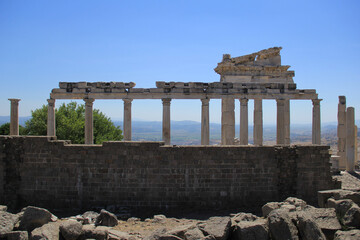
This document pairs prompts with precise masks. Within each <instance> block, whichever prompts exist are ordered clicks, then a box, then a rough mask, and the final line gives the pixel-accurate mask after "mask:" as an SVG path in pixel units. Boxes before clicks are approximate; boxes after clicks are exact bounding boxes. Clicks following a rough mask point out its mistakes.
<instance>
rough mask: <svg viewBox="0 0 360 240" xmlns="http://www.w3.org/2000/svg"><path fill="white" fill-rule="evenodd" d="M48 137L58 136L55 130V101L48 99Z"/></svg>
mask: <svg viewBox="0 0 360 240" xmlns="http://www.w3.org/2000/svg"><path fill="white" fill-rule="evenodd" d="M47 101H48V116H47V135H48V136H49V137H53V136H56V129H55V99H48V100H47Z"/></svg>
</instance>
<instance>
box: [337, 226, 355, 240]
mask: <svg viewBox="0 0 360 240" xmlns="http://www.w3.org/2000/svg"><path fill="white" fill-rule="evenodd" d="M359 239H360V230H359V229H354V230H350V231H340V230H339V231H337V232H336V233H335V236H334V240H359Z"/></svg>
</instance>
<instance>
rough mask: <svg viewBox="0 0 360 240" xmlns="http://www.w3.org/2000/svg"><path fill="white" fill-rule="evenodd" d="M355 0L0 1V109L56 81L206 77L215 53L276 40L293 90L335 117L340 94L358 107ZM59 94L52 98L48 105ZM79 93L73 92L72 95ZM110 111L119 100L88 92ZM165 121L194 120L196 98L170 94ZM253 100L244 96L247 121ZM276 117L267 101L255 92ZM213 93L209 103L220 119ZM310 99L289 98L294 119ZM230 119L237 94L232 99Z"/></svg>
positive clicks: (359, 110)
mask: <svg viewBox="0 0 360 240" xmlns="http://www.w3.org/2000/svg"><path fill="white" fill-rule="evenodd" d="M359 12H360V1H358V0H338V1H330V0H323V1H313V0H312V1H304V0H301V1H288V0H286V1H285V0H283V1H279V0H277V1H268V0H264V1H240V0H238V1H209V0H206V1H194V0H191V1H190V0H189V1H170V0H167V1H165V0H164V1H135V0H133V1H120V0H119V1H107V0H103V1H100V0H98V1H93V0H83V1H81V0H77V1H73V0H71V1H64V0H62V1H47V0H36V1H19V0H0V116H7V115H9V112H10V103H9V101H8V100H7V99H8V98H21V99H22V100H21V102H20V116H29V115H30V114H31V110H34V109H36V108H39V107H41V106H42V105H43V104H46V103H47V102H46V99H47V98H49V93H50V91H51V89H53V88H57V87H58V82H59V81H69V82H74V81H89V82H96V81H119V82H130V81H132V82H135V83H136V84H137V87H145V88H146V87H155V82H156V81H180V82H195V81H197V82H214V81H219V79H220V78H219V75H217V74H216V73H215V72H214V70H213V69H214V68H215V67H216V65H217V63H218V62H220V61H221V59H222V54H224V53H230V54H231V55H232V56H234V57H235V56H241V55H245V54H249V53H252V52H256V51H259V50H262V49H265V48H269V47H273V46H281V47H283V50H282V51H281V55H282V63H283V64H284V65H290V66H291V68H290V69H291V70H294V71H295V78H294V81H295V82H296V83H297V86H298V88H300V89H316V90H317V92H318V93H319V97H320V98H323V99H324V100H323V101H322V105H321V107H322V108H321V109H322V121H323V122H332V121H336V116H337V103H338V96H339V95H346V97H347V105H348V106H353V107H355V109H356V115H357V117H356V118H357V119H359V116H360V104H359V102H360V84H359V81H360V74H359V72H360V57H359V56H360V14H359ZM62 102H63V101H57V106H59V104H61V103H62ZM79 102H81V101H79ZM94 107H95V108H98V109H100V110H101V111H103V112H104V113H105V114H106V115H108V116H110V117H111V118H113V119H121V118H122V116H123V103H122V101H121V100H120V101H119V100H118V101H115V100H97V101H95V103H94ZM171 107H172V109H171V111H172V112H171V117H172V120H195V121H200V111H201V103H200V100H173V101H172V105H171ZM252 107H253V103H252V101H250V103H249V110H250V112H249V121H250V122H251V121H252V112H251V111H252ZM263 107H264V123H275V118H276V108H275V107H276V104H275V101H264V105H263ZM220 109H221V108H220V101H219V100H212V101H211V102H210V118H211V122H220ZM311 112H312V104H311V101H299V100H298V101H293V102H292V103H291V121H292V122H293V123H310V122H311ZM161 113H162V105H161V101H160V100H134V101H133V119H141V120H158V121H160V120H161ZM236 118H237V119H236V120H237V123H239V102H238V101H236Z"/></svg>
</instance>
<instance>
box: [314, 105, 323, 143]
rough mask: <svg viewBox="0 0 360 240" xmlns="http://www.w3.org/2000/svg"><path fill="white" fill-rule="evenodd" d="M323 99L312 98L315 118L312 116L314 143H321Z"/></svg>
mask: <svg viewBox="0 0 360 240" xmlns="http://www.w3.org/2000/svg"><path fill="white" fill-rule="evenodd" d="M321 100H322V99H312V103H313V118H312V144H321V122H320V101H321Z"/></svg>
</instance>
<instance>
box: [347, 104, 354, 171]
mask: <svg viewBox="0 0 360 240" xmlns="http://www.w3.org/2000/svg"><path fill="white" fill-rule="evenodd" d="M354 169H355V113H354V108H353V107H348V108H347V109H346V171H348V172H354Z"/></svg>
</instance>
